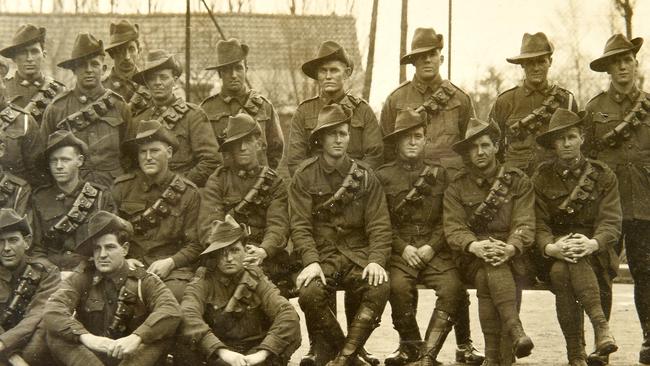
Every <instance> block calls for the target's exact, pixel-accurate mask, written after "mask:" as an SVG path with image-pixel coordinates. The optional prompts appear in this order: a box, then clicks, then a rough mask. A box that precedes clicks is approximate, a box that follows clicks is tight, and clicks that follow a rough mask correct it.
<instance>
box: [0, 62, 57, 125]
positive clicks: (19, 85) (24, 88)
mask: <svg viewBox="0 0 650 366" xmlns="http://www.w3.org/2000/svg"><path fill="white" fill-rule="evenodd" d="M5 86H6V88H7V90H6V92H5V93H6V95H7V98H9V100H11V103H13V104H15V105H17V106H19V107H20V108H25V110H26V111H27V112H29V113H30V114H31V115H32V117H34V119H35V120H36V122H37V123H38V124H39V125H40V123H41V119H42V118H43V112H45V108H46V107H47V106H48V105H49V104H50V103H51V102H52V100H53V99H54V98H55V97H56V96H57V95H59V94H61V93H63V92H64V91H65V85H63V83H61V82H59V81H56V80H54V79H52V78H50V77H47V76H44V75H43V74H41V75H40V77H39V78H37V79H35V80H27V79H24V78H22V77H21V76H20V75H19V74H18V73H16V74H15V75H13V76H11V77H9V78H7V79H6V80H5Z"/></svg>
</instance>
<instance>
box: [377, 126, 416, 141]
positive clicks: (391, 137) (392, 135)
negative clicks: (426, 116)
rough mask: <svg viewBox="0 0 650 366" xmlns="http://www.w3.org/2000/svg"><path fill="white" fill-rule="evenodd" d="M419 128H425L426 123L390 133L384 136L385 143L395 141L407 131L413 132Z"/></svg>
mask: <svg viewBox="0 0 650 366" xmlns="http://www.w3.org/2000/svg"><path fill="white" fill-rule="evenodd" d="M418 127H424V122H422V123H418V124H416V125H412V126H408V127H405V128H401V129H399V130H395V131H393V132H391V133H389V134H388V135H386V136H384V138H383V140H384V141H393V140H394V139H396V138H398V137H399V136H400V135H402V134H403V133H405V132H407V131H410V130H412V129H414V128H418Z"/></svg>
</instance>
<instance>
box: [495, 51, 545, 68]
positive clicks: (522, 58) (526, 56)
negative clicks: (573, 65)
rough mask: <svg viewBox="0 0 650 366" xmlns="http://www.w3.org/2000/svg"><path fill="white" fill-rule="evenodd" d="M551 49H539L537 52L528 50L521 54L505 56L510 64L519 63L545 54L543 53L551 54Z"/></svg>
mask: <svg viewBox="0 0 650 366" xmlns="http://www.w3.org/2000/svg"><path fill="white" fill-rule="evenodd" d="M552 54H553V51H548V50H547V51H539V52H529V53H522V54H521V55H518V56H514V57H508V58H506V61H508V62H509V63H511V64H515V65H521V64H523V63H524V62H526V61H527V60H530V59H533V58H537V57H540V56H545V55H552Z"/></svg>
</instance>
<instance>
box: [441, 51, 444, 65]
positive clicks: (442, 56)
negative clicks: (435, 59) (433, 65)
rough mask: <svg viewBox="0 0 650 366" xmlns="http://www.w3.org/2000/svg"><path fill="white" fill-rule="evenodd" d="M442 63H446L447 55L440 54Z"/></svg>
mask: <svg viewBox="0 0 650 366" xmlns="http://www.w3.org/2000/svg"><path fill="white" fill-rule="evenodd" d="M440 63H441V64H444V63H445V55H443V54H442V53H441V54H440Z"/></svg>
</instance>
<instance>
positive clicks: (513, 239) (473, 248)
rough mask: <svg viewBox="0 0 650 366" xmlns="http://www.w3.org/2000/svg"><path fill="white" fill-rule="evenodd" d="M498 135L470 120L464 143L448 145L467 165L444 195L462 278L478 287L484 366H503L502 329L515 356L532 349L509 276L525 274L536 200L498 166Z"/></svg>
mask: <svg viewBox="0 0 650 366" xmlns="http://www.w3.org/2000/svg"><path fill="white" fill-rule="evenodd" d="M499 136H500V131H499V128H498V126H496V124H495V123H494V122H492V123H489V124H488V123H485V122H482V121H479V120H476V119H471V120H470V123H469V126H468V127H467V132H466V134H465V139H463V140H461V141H459V142H457V143H455V144H454V145H453V146H452V147H453V149H454V151H456V152H457V153H458V154H459V155H461V156H462V157H463V160H464V161H466V166H465V168H464V169H463V170H461V171H460V173H458V174H457V175H456V177H454V179H452V181H451V182H450V183H449V186H448V187H447V190H446V191H445V193H444V231H445V236H446V237H447V242H448V243H449V245H450V246H451V247H452V249H454V250H456V251H457V252H459V254H460V255H461V258H460V262H461V264H460V268H461V273H464V276H465V279H466V280H467V281H469V282H470V283H473V284H474V286H475V287H476V296H477V297H478V306H479V319H480V321H481V328H482V330H483V335H484V337H485V356H486V357H485V361H484V362H483V365H484V366H495V365H501V360H500V358H501V357H500V343H501V339H500V337H501V329H502V327H503V328H504V330H505V332H508V333H509V334H510V335H511V336H512V339H513V340H514V345H513V351H514V355H515V356H516V357H518V358H522V357H526V356H528V355H530V353H531V350H532V349H533V342H532V341H531V339H530V338H529V337H528V336H527V335H526V333H524V329H523V327H522V325H521V321H520V320H519V314H518V312H517V291H516V286H515V280H514V277H513V275H515V274H521V273H523V271H524V270H525V268H524V267H525V266H524V261H523V259H524V258H525V256H526V255H527V251H528V249H529V248H530V247H531V246H532V244H533V240H534V235H535V215H534V213H535V212H534V203H535V196H534V192H533V186H532V184H531V182H530V179H529V178H528V176H526V174H525V173H524V172H522V171H521V170H519V169H517V168H514V167H509V166H502V165H500V164H499V163H498V161H497V159H496V152H497V151H498V149H499V143H498V141H499ZM503 361H504V362H509V361H510V360H503Z"/></svg>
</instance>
